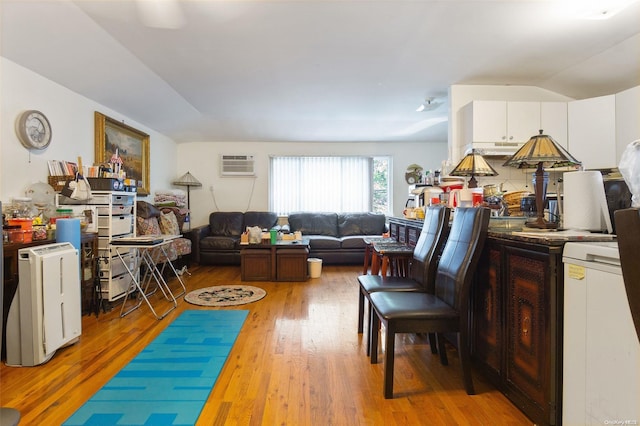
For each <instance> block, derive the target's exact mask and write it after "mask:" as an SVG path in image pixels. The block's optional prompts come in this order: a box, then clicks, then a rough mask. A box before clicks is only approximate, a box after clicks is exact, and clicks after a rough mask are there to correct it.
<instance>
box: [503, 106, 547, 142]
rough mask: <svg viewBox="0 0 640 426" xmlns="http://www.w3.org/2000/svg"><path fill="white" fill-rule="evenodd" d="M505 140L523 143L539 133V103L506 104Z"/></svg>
mask: <svg viewBox="0 0 640 426" xmlns="http://www.w3.org/2000/svg"><path fill="white" fill-rule="evenodd" d="M506 132H507V140H508V141H510V142H520V143H524V142H526V141H528V140H529V139H531V136H535V135H537V134H538V133H540V102H507V129H506Z"/></svg>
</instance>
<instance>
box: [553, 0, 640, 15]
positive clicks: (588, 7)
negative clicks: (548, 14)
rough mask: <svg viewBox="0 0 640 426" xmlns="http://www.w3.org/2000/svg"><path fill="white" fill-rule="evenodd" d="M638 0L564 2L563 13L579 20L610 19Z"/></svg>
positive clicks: (567, 0)
mask: <svg viewBox="0 0 640 426" xmlns="http://www.w3.org/2000/svg"><path fill="white" fill-rule="evenodd" d="M637 1H638V0H589V1H585V0H563V1H562V2H560V8H561V11H562V12H563V13H564V14H565V15H567V16H570V17H573V18H578V19H609V18H611V17H612V16H614V15H616V14H617V13H619V12H620V11H622V10H623V9H625V8H626V7H628V6H630V5H631V4H633V3H636V2H637Z"/></svg>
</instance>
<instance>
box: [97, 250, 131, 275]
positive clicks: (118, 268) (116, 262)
mask: <svg viewBox="0 0 640 426" xmlns="http://www.w3.org/2000/svg"><path fill="white" fill-rule="evenodd" d="M123 260H124V262H123ZM125 265H126V267H128V268H129V270H130V271H131V270H133V268H134V266H135V257H134V256H133V253H129V254H127V255H126V256H122V260H121V259H120V258H119V257H118V256H116V257H113V258H101V259H100V261H99V262H98V266H99V269H100V278H108V277H109V273H111V275H112V276H116V275H120V274H125V273H128V272H127V269H126V267H125ZM109 268H111V272H109Z"/></svg>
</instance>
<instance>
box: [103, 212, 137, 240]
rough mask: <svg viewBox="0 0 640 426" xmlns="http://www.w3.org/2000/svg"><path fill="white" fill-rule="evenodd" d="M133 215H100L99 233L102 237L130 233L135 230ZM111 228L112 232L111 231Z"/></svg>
mask: <svg viewBox="0 0 640 426" xmlns="http://www.w3.org/2000/svg"><path fill="white" fill-rule="evenodd" d="M131 218H132V216H131V215H122V216H111V217H108V216H105V217H98V235H99V236H101V237H108V236H112V237H113V236H116V235H123V234H129V233H131V232H133V222H132V220H131ZM109 229H111V232H109Z"/></svg>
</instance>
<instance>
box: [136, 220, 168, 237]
mask: <svg viewBox="0 0 640 426" xmlns="http://www.w3.org/2000/svg"><path fill="white" fill-rule="evenodd" d="M136 221H137V223H138V235H160V234H162V232H160V225H158V218H156V217H150V218H148V219H144V218H141V217H137V218H136Z"/></svg>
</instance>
